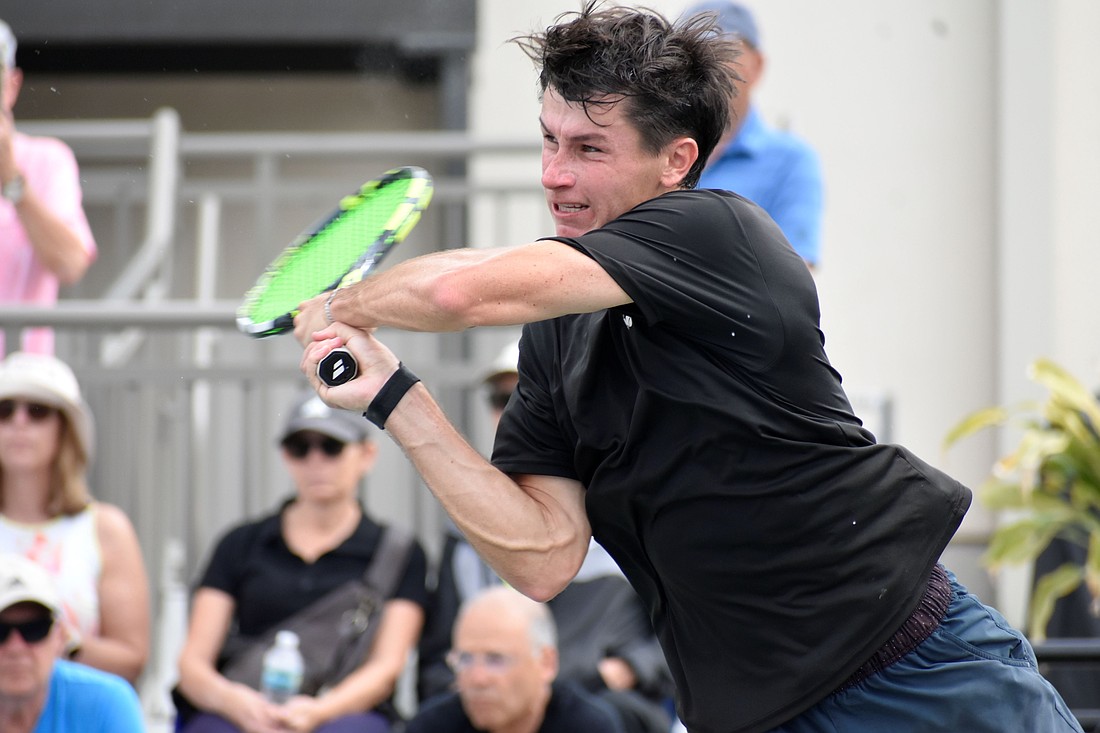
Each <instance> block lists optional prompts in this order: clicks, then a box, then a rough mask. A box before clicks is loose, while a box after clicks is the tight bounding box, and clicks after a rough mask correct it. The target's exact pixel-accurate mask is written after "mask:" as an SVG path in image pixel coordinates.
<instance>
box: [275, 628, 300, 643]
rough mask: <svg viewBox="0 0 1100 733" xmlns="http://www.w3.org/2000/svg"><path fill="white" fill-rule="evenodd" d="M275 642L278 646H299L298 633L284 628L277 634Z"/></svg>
mask: <svg viewBox="0 0 1100 733" xmlns="http://www.w3.org/2000/svg"><path fill="white" fill-rule="evenodd" d="M275 643H276V644H277V645H278V646H298V635H297V634H295V633H294V632H293V631H286V630H285V629H284V630H283V631H280V632H278V633H277V634H275Z"/></svg>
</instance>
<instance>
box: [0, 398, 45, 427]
mask: <svg viewBox="0 0 1100 733" xmlns="http://www.w3.org/2000/svg"><path fill="white" fill-rule="evenodd" d="M19 405H23V409H24V410H26V411H27V417H29V418H30V419H31V420H32V421H33V422H42V421H43V420H45V419H47V418H49V417H51V416H52V415H53V414H54V413H56V412H57V408H56V407H53V406H52V405H43V404H42V403H41V402H25V401H23V400H0V421H2V422H7V421H8V420H11V419H12V417H14V416H15V408H17V407H19Z"/></svg>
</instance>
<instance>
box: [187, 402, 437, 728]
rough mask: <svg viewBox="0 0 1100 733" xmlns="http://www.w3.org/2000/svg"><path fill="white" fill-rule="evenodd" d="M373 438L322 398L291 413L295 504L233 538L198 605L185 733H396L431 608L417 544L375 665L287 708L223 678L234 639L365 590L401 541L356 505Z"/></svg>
mask: <svg viewBox="0 0 1100 733" xmlns="http://www.w3.org/2000/svg"><path fill="white" fill-rule="evenodd" d="M367 428H368V424H367V421H366V420H364V419H363V418H362V417H360V416H359V415H355V414H352V413H348V412H343V411H340V410H332V409H330V408H328V407H327V406H325V405H324V403H322V402H321V401H320V400H319V399H318V398H317V396H316V395H313V394H306V395H304V396H303V397H301V398H299V399H298V400H296V402H295V403H294V405H293V406H292V407H291V409H290V412H289V417H288V420H287V422H286V425H285V427H284V429H283V431H282V437H281V447H282V457H283V462H284V463H285V465H286V468H287V471H288V472H289V473H290V475H291V477H292V479H293V481H294V484H295V489H296V493H295V495H294V497H293V498H291V499H290V500H288V501H286V502H285V503H284V504H283V505H282V507H281V508H280V509H279V511H278V512H276V513H275V514H272V515H270V516H268V517H265V518H263V519H260V520H258V521H253V522H247V523H245V524H242V525H240V526H238V527H236V528H234V529H232V530H230V531H229V532H228V533H227V534H226V535H225V536H224V537H223V538H222V539H221V541H220V542H218V544H217V546H216V547H215V549H214V553H213V556H212V558H211V560H210V563H209V565H208V566H207V568H206V571H205V573H204V574H203V576H202V580H201V582H200V583H199V588H198V590H197V591H196V593H195V597H194V601H193V605H192V610H191V622H190V627H189V630H188V635H187V639H186V641H185V642H184V648H183V651H182V653H181V655H180V662H179V667H180V678H179V690H178V692H179V693H180V695H177V698H178V699H177V705H178V706H179V707H182V708H183V709H181V710H180V713H181V717H182V718H184V719H185V724H184V727H183V730H184V731H185V733H209V732H211V731H238V730H239V731H247V732H248V733H253V731H283V730H291V731H314V730H316V731H317V732H318V733H322V732H323V733H345V732H347V731H356V732H358V733H380V732H382V731H387V730H389V729H390V725H391V722H392V719H393V718H394V716H395V713H394V711H393V709H392V705H391V704H390V699H391V697H392V695H393V692H394V688H395V685H396V683H397V680H398V677H399V676H400V675H401V672H402V671H403V669H404V667H405V663H406V660H407V659H408V656H409V653H410V652H411V651H412V650H413V649H414V648H415V645H416V640H417V637H418V636H419V634H420V629H421V625H422V624H423V621H424V610H423V609H424V606H425V605H426V603H427V591H426V589H425V587H424V576H425V566H426V559H425V556H424V551H423V550H422V549H421V548H420V546H419V545H418V544H415V543H414V544H413V546H412V548H411V551H410V552H409V553H408V560H407V564H406V567H404V569H403V572H401V573H399V574H398V576H397V577H398V578H400V581H399V582H398V585H397V589H396V592H395V593H394V594H393V596H392V597H391V598H390V599H389V600H388V601H387V602H386V603H385V605H384V610H383V612H382V616H381V619H380V621H379V627H378V628H379V630H378V633H377V636H376V637H375V640H374V643H373V646H372V647H371V650H370V653H369V655H368V657H367V658H366V659H365V660H363V663H362V665H361V666H360V667H359V668H358V669H357V670H356V671H354V672H353V673H352V674H350V675H349V676H347V677H346V678H344V679H342V680H340V681H338V682H336V683H335V684H334V685H332V686H331V688H329V689H327V690H326V691H323V692H321V693H319V694H317V695H316V696H310V695H304V694H303V695H297V696H295V697H292V698H291V699H290V700H289V701H287V702H286V703H283V704H279V703H275V702H271V701H268V700H267V699H266V698H265V697H264V696H263V695H262V694H261V693H260V692H259V691H257V690H255V689H252V688H251V687H248V686H246V685H245V684H242V683H241V682H237V681H233V680H230V679H228V678H226V677H225V676H223V675H222V674H221V672H220V668H221V666H222V664H223V663H224V662H225V661H226V659H225V654H223V651H224V650H225V647H226V644H227V640H228V639H229V634H230V631H231V629H233V630H236V631H237V632H239V634H240V636H241V637H242V638H244V639H249V638H253V637H257V636H259V635H261V634H263V633H264V632H266V631H268V630H269V629H274V628H278V627H279V625H280V624H281V623H282V622H283V621H284V620H286V619H288V618H290V617H291V616H293V615H294V614H296V613H297V612H299V611H300V610H302V609H304V608H306V607H307V606H309V605H310V604H311V603H313V602H314V601H316V600H317V599H319V598H321V597H323V596H325V595H326V594H328V593H329V592H330V591H333V590H334V589H336V588H338V587H340V586H342V585H344V584H346V583H348V582H350V581H356V580H358V579H359V578H361V577H362V576H363V573H364V571H365V570H366V568H367V567H368V565H369V563H370V561H371V558H372V557H373V556H374V553H375V552H376V550H377V548H378V546H379V543H380V541H381V538H382V534H383V533H384V532H389V531H391V530H389V529H387V528H386V527H385V526H384V525H382V524H379V523H378V522H376V521H374V520H373V519H372V518H371V517H370V516H368V515H367V514H366V512H365V510H364V509H363V506H362V504H361V503H360V501H359V497H358V488H359V484H360V482H361V480H362V478H363V477H364V476H365V475H366V474H368V473H369V472H370V470H371V469H372V468H373V467H374V463H375V459H376V457H377V451H378V448H377V445H376V444H375V443H374V442H373V441H372V440H371V439H370V436H369V435H368V432H367ZM180 696H182V697H180ZM188 706H192V707H193V709H194V710H193V711H192V710H189V709H188ZM192 713H194V714H192Z"/></svg>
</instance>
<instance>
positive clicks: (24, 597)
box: [0, 553, 61, 617]
mask: <svg viewBox="0 0 1100 733" xmlns="http://www.w3.org/2000/svg"><path fill="white" fill-rule="evenodd" d="M17 603H37V604H38V605H40V606H43V607H45V608H48V609H49V610H50V611H52V612H53V615H54V616H55V617H57V616H60V615H61V597H60V596H59V595H58V593H57V587H56V586H55V585H54V580H53V578H52V577H51V576H50V574H49V573H47V572H46V570H45V569H44V568H43V567H42V566H40V565H39V564H38V563H36V562H34V561H32V560H28V559H27V558H25V557H23V556H22V555H16V554H14V553H4V554H2V555H0V611H5V610H7V609H9V608H11V607H12V606H14V605H15V604H17Z"/></svg>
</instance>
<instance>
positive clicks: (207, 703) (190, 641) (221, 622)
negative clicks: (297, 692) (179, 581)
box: [179, 588, 284, 733]
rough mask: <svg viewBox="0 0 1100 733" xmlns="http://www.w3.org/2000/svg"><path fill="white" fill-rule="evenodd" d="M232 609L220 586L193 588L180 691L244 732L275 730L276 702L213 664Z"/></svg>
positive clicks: (226, 629)
mask: <svg viewBox="0 0 1100 733" xmlns="http://www.w3.org/2000/svg"><path fill="white" fill-rule="evenodd" d="M234 609H235V604H234V601H233V598H232V597H231V596H229V595H228V594H226V593H223V592H222V591H220V590H215V589H213V588H199V589H198V591H196V592H195V599H194V601H193V602H192V604H191V622H190V625H189V626H188V629H187V639H186V641H185V642H184V644H183V650H182V651H181V652H180V658H179V672H180V678H179V687H180V691H181V692H183V694H184V696H185V697H186V698H187V699H188V700H190V701H191V703H192V704H193V705H194V706H195V707H196V708H198V709H200V710H205V711H208V712H211V713H216V714H218V715H221V716H222V717H223V718H226V719H227V720H231V721H233V722H234V723H236V724H237V726H238V727H239V728H241V730H243V731H246V732H247V733H269V732H270V733H277V731H280V730H284V729H283V728H281V727H280V726H279V725H278V722H277V720H276V717H275V715H276V711H275V707H276V706H275V705H273V704H272V703H270V702H268V701H267V700H266V699H265V698H264V696H263V695H262V694H260V693H259V692H257V691H256V690H253V689H252V688H250V687H248V686H247V685H243V684H240V683H238V682H233V681H232V680H229V679H226V678H225V677H223V676H222V675H221V674H219V673H218V670H217V669H216V668H215V666H214V665H215V662H216V661H217V658H218V653H219V652H220V651H221V648H222V645H223V644H225V638H226V636H227V635H228V633H229V625H230V623H231V622H232V620H233V611H234Z"/></svg>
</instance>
